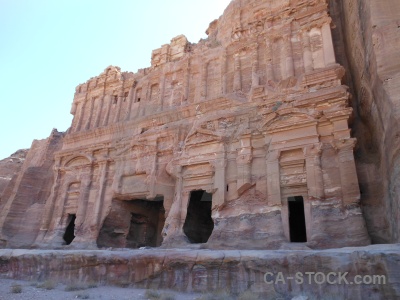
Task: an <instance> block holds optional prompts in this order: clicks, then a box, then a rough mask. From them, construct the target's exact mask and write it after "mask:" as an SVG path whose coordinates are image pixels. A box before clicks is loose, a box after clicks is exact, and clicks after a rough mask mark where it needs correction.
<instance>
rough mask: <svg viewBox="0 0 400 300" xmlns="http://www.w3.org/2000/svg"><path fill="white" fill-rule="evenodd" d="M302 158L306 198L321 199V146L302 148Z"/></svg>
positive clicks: (322, 193)
mask: <svg viewBox="0 0 400 300" xmlns="http://www.w3.org/2000/svg"><path fill="white" fill-rule="evenodd" d="M304 156H305V159H306V174H307V187H308V196H309V197H310V198H313V199H321V198H323V196H324V182H323V178H322V169H321V145H320V144H318V145H311V146H308V147H306V148H304Z"/></svg>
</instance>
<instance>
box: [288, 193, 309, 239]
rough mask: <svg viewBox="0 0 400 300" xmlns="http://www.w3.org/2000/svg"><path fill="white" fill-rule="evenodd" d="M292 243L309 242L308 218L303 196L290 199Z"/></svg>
mask: <svg viewBox="0 0 400 300" xmlns="http://www.w3.org/2000/svg"><path fill="white" fill-rule="evenodd" d="M288 206H289V230H290V241H291V242H293V243H305V242H307V233H306V218H305V215H304V201H303V197H302V196H294V197H289V198H288Z"/></svg>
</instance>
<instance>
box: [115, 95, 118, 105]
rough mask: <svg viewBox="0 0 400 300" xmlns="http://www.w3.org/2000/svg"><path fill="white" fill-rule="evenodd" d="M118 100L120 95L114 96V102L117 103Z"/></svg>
mask: <svg viewBox="0 0 400 300" xmlns="http://www.w3.org/2000/svg"><path fill="white" fill-rule="evenodd" d="M117 102H118V96H114V104H117Z"/></svg>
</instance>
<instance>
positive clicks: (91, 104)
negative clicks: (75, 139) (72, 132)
mask: <svg viewBox="0 0 400 300" xmlns="http://www.w3.org/2000/svg"><path fill="white" fill-rule="evenodd" d="M88 102H90V105H89V117H88V118H87V120H86V124H85V130H89V129H90V123H91V121H92V116H93V106H94V97H92V99H90V100H88Z"/></svg>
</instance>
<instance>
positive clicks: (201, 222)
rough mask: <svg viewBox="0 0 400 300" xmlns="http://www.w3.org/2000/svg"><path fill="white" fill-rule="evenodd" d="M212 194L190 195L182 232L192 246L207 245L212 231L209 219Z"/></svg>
mask: <svg viewBox="0 0 400 300" xmlns="http://www.w3.org/2000/svg"><path fill="white" fill-rule="evenodd" d="M211 206H212V194H210V193H207V192H206V191H204V190H199V191H192V192H191V193H190V199H189V206H188V208H187V215H186V220H185V223H184V225H183V232H184V233H185V234H186V236H187V237H188V239H189V241H190V242H191V243H192V244H197V243H207V241H208V239H209V237H210V235H211V233H212V231H213V229H214V222H213V220H212V218H211Z"/></svg>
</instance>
